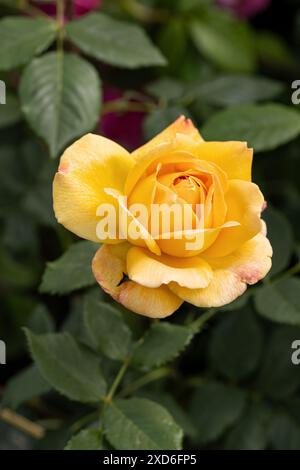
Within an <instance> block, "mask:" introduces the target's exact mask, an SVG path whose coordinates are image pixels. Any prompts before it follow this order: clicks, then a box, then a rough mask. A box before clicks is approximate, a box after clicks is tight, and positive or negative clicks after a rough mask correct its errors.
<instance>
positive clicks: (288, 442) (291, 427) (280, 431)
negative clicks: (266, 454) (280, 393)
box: [269, 411, 300, 450]
mask: <svg viewBox="0 0 300 470" xmlns="http://www.w3.org/2000/svg"><path fill="white" fill-rule="evenodd" d="M269 443H270V446H271V448H272V449H274V450H299V449H300V427H299V425H298V424H297V422H296V421H295V420H294V418H293V417H292V416H290V415H289V414H288V413H285V412H284V411H281V412H280V411H279V412H278V413H276V415H275V416H274V417H273V418H272V421H271V423H270V431H269Z"/></svg>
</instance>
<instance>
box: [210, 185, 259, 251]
mask: <svg viewBox="0 0 300 470" xmlns="http://www.w3.org/2000/svg"><path fill="white" fill-rule="evenodd" d="M225 202H226V206H227V214H226V220H227V221H236V222H238V223H239V225H237V226H233V227H224V228H223V229H222V230H221V231H220V234H219V236H218V238H217V239H216V241H215V242H214V243H213V244H212V245H211V247H210V248H209V249H208V250H207V252H206V253H205V255H206V256H209V257H219V256H226V255H228V254H229V253H232V252H233V251H234V250H236V249H237V248H238V247H239V246H241V245H242V244H243V243H245V242H246V241H247V240H250V239H251V238H253V237H254V236H255V235H256V234H258V233H259V232H260V231H261V228H262V226H261V218H260V215H261V210H262V206H263V202H264V197H263V195H262V193H261V191H260V190H259V188H258V186H257V185H256V184H254V183H250V182H248V181H241V180H230V181H229V182H228V191H227V193H226V194H225Z"/></svg>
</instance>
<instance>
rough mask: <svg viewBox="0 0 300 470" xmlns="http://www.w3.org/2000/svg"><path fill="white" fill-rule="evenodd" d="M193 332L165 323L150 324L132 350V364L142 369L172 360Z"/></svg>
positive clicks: (185, 344)
mask: <svg viewBox="0 0 300 470" xmlns="http://www.w3.org/2000/svg"><path fill="white" fill-rule="evenodd" d="M192 337H193V332H192V331H191V330H190V329H189V328H188V327H185V326H180V325H174V324H171V323H167V322H159V323H152V325H151V327H150V328H149V329H148V331H147V332H146V334H145V336H144V337H143V338H142V339H141V340H140V342H139V343H138V346H137V348H136V349H135V350H134V354H133V360H132V364H134V365H135V366H137V367H142V368H144V369H151V368H153V367H158V366H160V365H162V364H164V363H166V362H168V361H171V360H173V359H174V358H175V357H177V356H178V355H179V353H180V352H182V351H183V350H184V348H185V347H186V346H187V345H188V344H189V343H190V341H191V339H192Z"/></svg>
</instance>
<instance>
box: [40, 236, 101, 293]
mask: <svg viewBox="0 0 300 470" xmlns="http://www.w3.org/2000/svg"><path fill="white" fill-rule="evenodd" d="M98 247H99V245H97V244H96V243H93V242H89V241H81V242H77V243H75V244H74V245H72V246H71V247H70V248H69V249H68V251H66V252H65V253H64V254H63V255H62V256H61V257H60V258H58V259H57V260H55V261H52V262H51V263H47V267H46V270H45V272H44V275H43V279H42V284H41V286H40V292H43V293H48V294H68V293H69V292H72V291H74V290H76V289H82V288H83V287H88V286H92V285H93V284H95V283H96V281H95V279H94V276H93V273H92V270H91V262H92V258H93V256H94V254H95V252H96V250H97V248H98Z"/></svg>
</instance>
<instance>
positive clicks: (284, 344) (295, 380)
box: [256, 326, 300, 400]
mask: <svg viewBox="0 0 300 470" xmlns="http://www.w3.org/2000/svg"><path fill="white" fill-rule="evenodd" d="M299 337H300V329H299V328H295V327H291V326H284V327H280V328H279V327H277V328H276V329H275V330H274V331H273V332H272V334H271V335H270V338H269V341H268V343H267V345H266V349H265V351H264V354H263V356H262V357H263V361H262V366H261V370H260V373H259V375H258V378H257V383H256V388H259V390H261V391H262V392H263V393H264V394H265V395H267V396H268V397H271V398H273V399H276V400H278V399H283V398H288V397H290V396H291V395H293V393H295V391H296V390H297V389H298V387H299V385H300V371H299V368H298V369H297V366H295V365H293V363H292V360H291V355H292V352H293V350H292V349H291V346H292V342H293V341H294V340H295V339H299Z"/></svg>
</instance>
